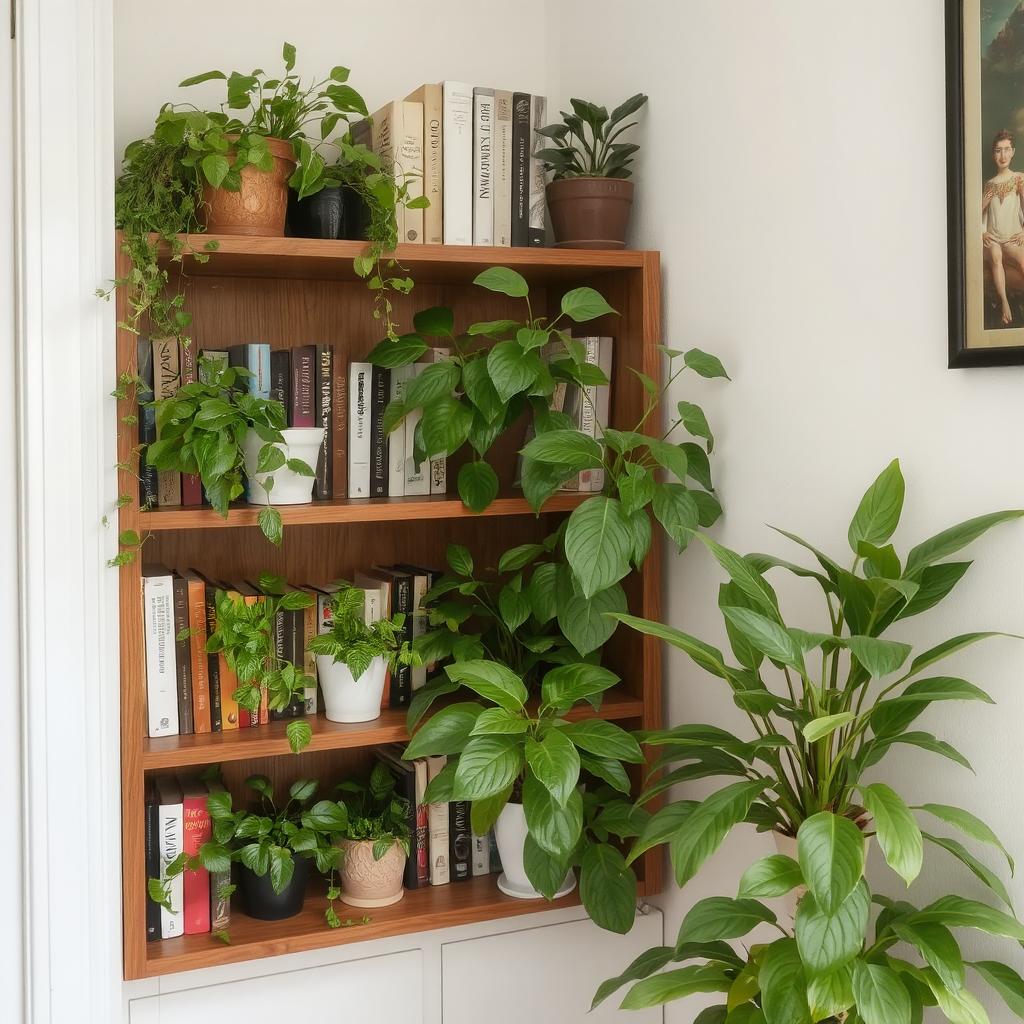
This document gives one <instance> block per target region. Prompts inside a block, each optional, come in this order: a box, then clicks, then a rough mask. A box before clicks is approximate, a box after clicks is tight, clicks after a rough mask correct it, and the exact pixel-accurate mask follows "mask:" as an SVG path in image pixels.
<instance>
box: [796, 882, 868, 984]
mask: <svg viewBox="0 0 1024 1024" xmlns="http://www.w3.org/2000/svg"><path fill="white" fill-rule="evenodd" d="M870 910H871V897H870V895H869V894H868V887H867V883H866V882H865V881H864V880H863V879H861V880H860V881H859V882H858V883H857V885H856V886H855V887H854V890H853V892H851V893H850V895H849V896H847V897H846V899H845V900H844V901H843V903H842V904H840V906H839V908H838V910H836V912H835V913H834V914H832V915H828V914H825V913H823V912H822V910H821V909H820V907H819V906H818V903H817V901H816V900H815V898H814V893H811V892H809V893H807V894H806V895H805V896H804V897H803V899H801V900H800V904H799V906H798V907H797V910H796V925H795V930H796V942H797V945H798V946H799V947H800V956H801V959H802V960H803V962H804V966H805V967H806V968H807V972H808V974H811V975H819V974H830V973H831V972H832V971H835V970H838V969H839V968H840V967H842V966H843V965H844V964H848V963H849V962H850V961H851V960H853V958H854V957H855V956H857V954H858V953H859V952H860V951H861V948H862V947H863V945H864V933H865V931H866V929H867V926H868V915H869V912H870Z"/></svg>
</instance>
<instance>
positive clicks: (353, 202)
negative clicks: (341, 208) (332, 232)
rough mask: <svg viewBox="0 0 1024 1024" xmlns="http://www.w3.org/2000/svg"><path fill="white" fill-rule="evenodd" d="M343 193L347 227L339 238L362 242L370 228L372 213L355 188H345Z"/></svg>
mask: <svg viewBox="0 0 1024 1024" xmlns="http://www.w3.org/2000/svg"><path fill="white" fill-rule="evenodd" d="M342 192H343V193H344V196H345V225H344V228H343V231H342V234H341V235H340V236H339V237H340V238H349V239H353V240H354V241H359V242H361V241H363V240H364V239H365V238H366V233H367V231H368V230H369V228H370V211H369V209H368V207H367V205H366V201H365V200H364V199H363V197H362V196H361V195H360V194H359V193H358V192H357V191H356V190H355V189H354V188H348V187H343V188H342Z"/></svg>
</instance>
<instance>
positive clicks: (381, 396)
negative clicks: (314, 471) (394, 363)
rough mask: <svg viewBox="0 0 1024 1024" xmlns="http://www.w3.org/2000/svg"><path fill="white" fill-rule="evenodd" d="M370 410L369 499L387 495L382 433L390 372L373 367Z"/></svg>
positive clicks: (385, 449)
mask: <svg viewBox="0 0 1024 1024" xmlns="http://www.w3.org/2000/svg"><path fill="white" fill-rule="evenodd" d="M370 387H371V391H372V394H371V396H370V399H371V408H370V497H372V498H386V497H387V494H388V443H387V436H386V435H385V433H384V410H385V409H386V408H387V404H388V395H389V394H390V392H391V371H390V370H388V369H386V368H385V367H383V366H375V367H374V368H373V373H372V375H371V384H370Z"/></svg>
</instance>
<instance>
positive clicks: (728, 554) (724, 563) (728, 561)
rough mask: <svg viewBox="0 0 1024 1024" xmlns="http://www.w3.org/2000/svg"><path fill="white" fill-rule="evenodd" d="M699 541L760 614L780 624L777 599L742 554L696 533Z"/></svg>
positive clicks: (768, 585)
mask: <svg viewBox="0 0 1024 1024" xmlns="http://www.w3.org/2000/svg"><path fill="white" fill-rule="evenodd" d="M698 536H699V537H700V539H701V541H703V542H704V544H706V545H707V547H708V550H710V552H711V553H712V554H713V555H714V556H715V558H716V559H717V561H718V564H719V565H720V566H721V567H722V568H723V569H724V570H725V571H726V572H727V573H728V574H729V579H731V580H732V581H733V583H735V584H736V586H738V587H739V588H740V590H742V591H743V592H744V593H745V594H746V595H747V597H749V598H750V599H751V600H752V601H754V602H755V604H756V605H757V607H758V609H759V610H760V611H761V614H763V615H766V616H767V617H768V618H770V619H772V620H774V621H775V622H777V623H779V625H782V618H781V616H780V615H779V599H778V597H777V596H776V593H775V591H774V590H773V589H772V587H771V585H770V584H769V583H768V581H767V580H766V579H765V578H764V577H763V576H762V575H761V574H760V573H759V572H758V571H757V570H756V569H755V568H754V567H753V565H752V564H751V563H750V562H748V561H747V560H746V559H745V558H744V557H743V556H742V555H740V554H738V553H737V552H735V551H730V550H729V548H725V547H722V545H721V544H718V543H717V542H716V541H713V540H712V539H711V538H710V537H705V536H704V535H703V534H698Z"/></svg>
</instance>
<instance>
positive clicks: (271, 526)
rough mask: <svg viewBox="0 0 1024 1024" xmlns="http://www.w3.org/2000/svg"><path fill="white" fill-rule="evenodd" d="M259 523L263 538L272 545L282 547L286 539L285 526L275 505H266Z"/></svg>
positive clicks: (258, 518)
mask: <svg viewBox="0 0 1024 1024" xmlns="http://www.w3.org/2000/svg"><path fill="white" fill-rule="evenodd" d="M257 522H258V523H259V527H260V529H261V530H262V531H263V536H264V537H266V538H267V540H269V541H270V543H271V544H273V545H275V546H276V547H280V546H281V540H282V538H283V537H284V524H283V523H282V522H281V513H280V512H278V511H277V509H276V508H274V506H273V505H266V506H264V507H263V508H261V509H260V514H259V516H258V517H257Z"/></svg>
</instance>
